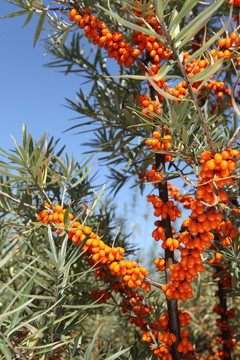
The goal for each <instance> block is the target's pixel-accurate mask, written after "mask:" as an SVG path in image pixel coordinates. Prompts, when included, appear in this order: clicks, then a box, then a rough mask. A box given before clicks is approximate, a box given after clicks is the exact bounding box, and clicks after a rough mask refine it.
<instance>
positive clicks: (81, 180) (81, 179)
mask: <svg viewBox="0 0 240 360" xmlns="http://www.w3.org/2000/svg"><path fill="white" fill-rule="evenodd" d="M93 167H94V164H92V166H90V168H89V169H88V170H87V171H86V172H85V174H84V175H83V176H82V177H81V178H80V179H79V180H78V181H76V182H75V183H74V184H73V185H72V186H71V187H72V188H75V187H76V186H78V185H79V184H80V183H81V182H83V181H84V180H85V179H86V177H87V176H88V175H89V173H90V172H91V171H92V169H93Z"/></svg>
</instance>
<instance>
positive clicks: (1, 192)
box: [0, 190, 40, 212]
mask: <svg viewBox="0 0 240 360" xmlns="http://www.w3.org/2000/svg"><path fill="white" fill-rule="evenodd" d="M0 195H3V196H4V197H6V198H7V199H9V200H12V201H14V202H16V203H17V204H19V205H23V206H25V207H27V208H28V209H31V210H34V211H38V212H39V211H40V209H38V208H36V207H35V206H33V205H30V204H27V203H24V202H22V201H21V200H18V199H15V198H14V197H12V196H11V195H9V194H7V193H5V192H3V191H1V190H0Z"/></svg>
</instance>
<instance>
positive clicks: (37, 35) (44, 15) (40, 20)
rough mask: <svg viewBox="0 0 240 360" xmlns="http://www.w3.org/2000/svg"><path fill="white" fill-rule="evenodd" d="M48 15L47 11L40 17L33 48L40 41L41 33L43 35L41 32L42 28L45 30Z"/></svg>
mask: <svg viewBox="0 0 240 360" xmlns="http://www.w3.org/2000/svg"><path fill="white" fill-rule="evenodd" d="M46 15H47V12H46V11H44V12H43V13H42V14H41V15H40V18H39V20H38V24H37V28H36V32H35V35H34V40H33V47H34V46H35V45H36V43H37V41H38V38H39V36H40V33H41V31H42V28H43V24H44V21H45V18H46Z"/></svg>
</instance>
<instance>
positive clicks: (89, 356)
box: [84, 325, 102, 360]
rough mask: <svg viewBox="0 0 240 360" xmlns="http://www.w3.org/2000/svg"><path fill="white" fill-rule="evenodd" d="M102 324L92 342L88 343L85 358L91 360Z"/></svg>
mask: <svg viewBox="0 0 240 360" xmlns="http://www.w3.org/2000/svg"><path fill="white" fill-rule="evenodd" d="M101 327H102V325H100V326H99V328H98V329H97V330H96V331H95V333H94V335H93V338H92V341H91V342H90V344H89V345H88V348H87V351H86V354H85V356H84V360H91V354H92V353H93V348H94V346H95V342H96V340H97V336H98V334H99V332H100V330H101Z"/></svg>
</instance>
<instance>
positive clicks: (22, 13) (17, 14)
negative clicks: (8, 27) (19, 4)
mask: <svg viewBox="0 0 240 360" xmlns="http://www.w3.org/2000/svg"><path fill="white" fill-rule="evenodd" d="M28 13H29V10H21V11H17V12H15V13H11V14H7V15H3V16H1V17H0V19H7V18H11V17H15V16H20V15H25V14H28Z"/></svg>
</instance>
